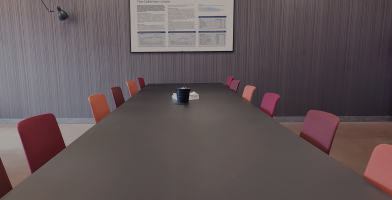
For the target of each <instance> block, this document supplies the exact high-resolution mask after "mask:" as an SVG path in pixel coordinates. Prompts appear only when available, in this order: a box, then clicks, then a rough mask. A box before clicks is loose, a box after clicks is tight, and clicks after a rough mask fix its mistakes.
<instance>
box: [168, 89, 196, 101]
mask: <svg viewBox="0 0 392 200" xmlns="http://www.w3.org/2000/svg"><path fill="white" fill-rule="evenodd" d="M172 99H173V100H177V93H173V95H172ZM193 100H199V94H197V93H196V92H194V91H193V92H191V93H189V101H193Z"/></svg>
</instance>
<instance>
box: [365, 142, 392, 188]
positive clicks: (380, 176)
mask: <svg viewBox="0 0 392 200" xmlns="http://www.w3.org/2000/svg"><path fill="white" fill-rule="evenodd" d="M391 155H392V145H388V144H380V145H378V146H377V147H376V148H374V150H373V153H372V156H371V157H370V160H369V163H368V165H367V167H366V170H365V173H364V175H363V177H364V178H365V179H366V180H368V181H369V182H371V183H373V184H374V185H376V186H377V187H379V188H380V189H382V190H384V191H385V192H387V193H388V194H389V195H392V181H391V180H392V156H391Z"/></svg>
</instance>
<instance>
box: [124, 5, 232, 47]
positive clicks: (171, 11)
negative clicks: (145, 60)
mask: <svg viewBox="0 0 392 200" xmlns="http://www.w3.org/2000/svg"><path fill="white" fill-rule="evenodd" d="M130 5H131V6H130V8H131V15H130V16H131V51H132V52H187V51H191V52H192V51H233V30H234V24H233V21H234V0H130Z"/></svg>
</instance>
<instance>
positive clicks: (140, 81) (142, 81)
mask: <svg viewBox="0 0 392 200" xmlns="http://www.w3.org/2000/svg"><path fill="white" fill-rule="evenodd" d="M137 82H138V83H139V87H140V89H143V88H144V87H145V86H146V84H145V83H144V78H142V77H139V78H137Z"/></svg>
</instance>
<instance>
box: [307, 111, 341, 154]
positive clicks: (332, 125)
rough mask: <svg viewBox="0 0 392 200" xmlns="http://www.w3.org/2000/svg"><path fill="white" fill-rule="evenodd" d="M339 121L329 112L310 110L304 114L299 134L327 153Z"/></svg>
mask: <svg viewBox="0 0 392 200" xmlns="http://www.w3.org/2000/svg"><path fill="white" fill-rule="evenodd" d="M339 123H340V119H339V118H338V117H336V116H335V115H333V114H331V113H327V112H323V111H318V110H310V111H309V112H308V114H306V117H305V122H304V125H303V126H302V130H301V133H300V136H301V137H302V138H303V139H305V140H306V141H308V142H309V143H311V144H313V145H314V146H316V147H317V148H319V149H320V150H321V151H324V152H325V153H326V154H329V152H330V151H331V146H332V142H333V138H334V137H335V133H336V129H337V128H338V125H339Z"/></svg>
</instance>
